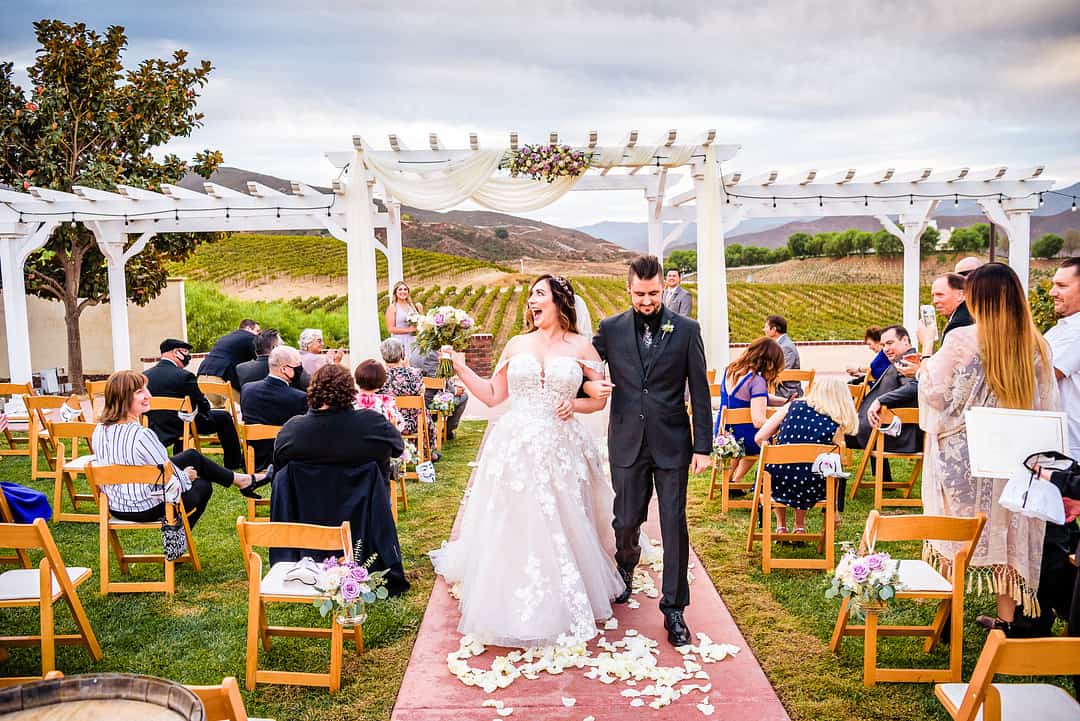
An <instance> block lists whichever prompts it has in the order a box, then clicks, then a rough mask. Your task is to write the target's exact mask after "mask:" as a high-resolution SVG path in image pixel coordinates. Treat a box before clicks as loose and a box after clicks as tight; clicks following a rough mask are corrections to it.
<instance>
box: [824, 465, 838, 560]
mask: <svg viewBox="0 0 1080 721" xmlns="http://www.w3.org/2000/svg"><path fill="white" fill-rule="evenodd" d="M838 482H839V479H837V478H836V477H835V476H829V477H828V478H826V479H825V504H826V505H825V528H824V529H823V533H822V536H823V537H824V540H825V562H826V563H827V564H828V568H827V569H825V571H826V573H828V572H831V571H832V570H833V567H834V566H835V565H836V563H835V560H836V490H837V488H836V487H837V483H838Z"/></svg>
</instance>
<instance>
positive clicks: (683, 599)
mask: <svg viewBox="0 0 1080 721" xmlns="http://www.w3.org/2000/svg"><path fill="white" fill-rule="evenodd" d="M689 470H690V469H689V467H687V466H682V467H680V468H658V467H657V466H656V463H655V462H654V461H653V457H652V452H651V451H650V450H649V447H648V445H647V444H646V443H645V442H644V439H643V440H642V446H641V452H640V453H639V454H638V457H637V460H635V461H634V463H633V465H631V466H629V467H628V468H620V467H618V466H612V468H611V481H612V484H613V485H614V487H615V520H614V521H612V526H614V528H615V562H616V563H618V564H619V567H620V568H622V569H624V570H627V571H629V572H630V573H631V574H632V573H633V571H634V568H635V567H636V566H637V564H638V560H639V559H640V558H641V545H640V544H639V543H638V538H639V534H640V531H641V525H642V524H643V523H645V519H646V518H648V515H649V501H650V500H651V499H652V492H653V485H655V486H656V500H657V504H658V505H659V506H660V533H661V540H662V542H663V544H664V578H663V582H662V589H661V594H662V595H661V596H660V610H661V611H673V610H682V609H683V608H685V607H686V606H688V605H689V604H690V583H689V582H688V581H687V579H686V569H687V565H688V564H689V561H690V538H689V534H688V533H687V530H686V484H687V477H688V474H689Z"/></svg>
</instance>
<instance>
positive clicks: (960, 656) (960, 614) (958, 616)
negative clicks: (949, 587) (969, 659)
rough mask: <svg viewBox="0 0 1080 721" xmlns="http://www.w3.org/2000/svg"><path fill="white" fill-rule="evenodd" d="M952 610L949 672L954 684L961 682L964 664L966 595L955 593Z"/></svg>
mask: <svg viewBox="0 0 1080 721" xmlns="http://www.w3.org/2000/svg"><path fill="white" fill-rule="evenodd" d="M951 605H952V609H951V613H950V614H949V615H950V616H951V617H952V624H950V626H949V671H950V678H949V680H950V681H952V682H959V681H960V676H961V673H962V672H963V668H962V667H963V664H964V595H963V594H962V593H957V592H956V591H954V592H953V599H952V604H951Z"/></svg>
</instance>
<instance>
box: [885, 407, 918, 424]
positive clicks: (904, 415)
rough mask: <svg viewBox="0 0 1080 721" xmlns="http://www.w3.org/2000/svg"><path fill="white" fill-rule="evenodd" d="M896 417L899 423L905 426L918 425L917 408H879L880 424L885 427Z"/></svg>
mask: <svg viewBox="0 0 1080 721" xmlns="http://www.w3.org/2000/svg"><path fill="white" fill-rule="evenodd" d="M893 416H896V417H897V418H899V419H900V422H901V423H903V424H905V425H913V424H914V425H918V423H919V409H918V408H886V407H885V406H882V407H881V424H882V425H885V424H886V423H890V422H891V421H892V419H893Z"/></svg>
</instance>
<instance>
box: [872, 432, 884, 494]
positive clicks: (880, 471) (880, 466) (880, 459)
mask: <svg viewBox="0 0 1080 721" xmlns="http://www.w3.org/2000/svg"><path fill="white" fill-rule="evenodd" d="M878 438H879V439H884V436H882V435H878ZM873 455H874V460H875V461H877V462H876V463H875V464H874V508H876V509H877V510H879V511H880V510H881V507H882V506H881V502H882V500H883V499H884V495H885V489H884V488H882V485H881V484H882V483H884V482H885V463H886V461H885V444H884V442H881V441H879V443H878V447H877V448H876V449H875V451H874V453H873Z"/></svg>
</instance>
